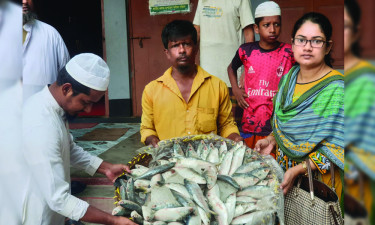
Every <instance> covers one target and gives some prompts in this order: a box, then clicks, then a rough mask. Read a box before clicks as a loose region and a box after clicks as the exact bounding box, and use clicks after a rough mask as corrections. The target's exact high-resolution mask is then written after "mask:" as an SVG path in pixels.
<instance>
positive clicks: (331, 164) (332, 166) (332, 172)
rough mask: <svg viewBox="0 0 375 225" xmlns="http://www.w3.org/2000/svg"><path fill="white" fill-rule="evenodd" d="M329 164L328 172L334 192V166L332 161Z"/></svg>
mask: <svg viewBox="0 0 375 225" xmlns="http://www.w3.org/2000/svg"><path fill="white" fill-rule="evenodd" d="M329 163H330V170H331V181H332V190H333V191H334V192H336V188H335V164H333V162H332V161H330V162H329Z"/></svg>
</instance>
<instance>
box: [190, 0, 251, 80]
mask: <svg viewBox="0 0 375 225" xmlns="http://www.w3.org/2000/svg"><path fill="white" fill-rule="evenodd" d="M193 24H194V25H195V26H196V28H197V31H198V36H199V40H200V66H201V67H202V68H203V69H204V70H206V71H207V72H208V73H210V74H212V75H215V76H217V77H219V78H220V79H221V80H223V81H224V82H225V83H226V84H227V86H228V87H231V83H230V81H229V78H228V72H227V67H228V65H229V64H230V63H231V60H232V58H233V56H234V55H235V53H236V51H237V49H238V47H239V46H240V45H241V44H242V38H241V37H242V36H241V34H242V31H243V33H244V39H245V42H252V41H254V31H253V27H252V24H254V18H253V15H252V12H251V6H250V2H249V0H199V2H198V6H197V11H196V13H195V17H194V22H193Z"/></svg>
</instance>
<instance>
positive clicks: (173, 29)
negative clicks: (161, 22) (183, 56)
mask: <svg viewBox="0 0 375 225" xmlns="http://www.w3.org/2000/svg"><path fill="white" fill-rule="evenodd" d="M189 35H190V36H191V39H192V40H193V42H194V44H197V30H196V29H195V27H194V25H193V24H192V23H191V22H190V21H188V20H173V21H172V22H170V23H168V24H167V25H166V26H165V27H164V29H163V31H162V33H161V40H162V41H163V45H164V48H165V49H168V43H169V41H176V40H177V39H179V38H182V37H186V36H189Z"/></svg>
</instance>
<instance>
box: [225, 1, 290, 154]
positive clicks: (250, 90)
mask: <svg viewBox="0 0 375 225" xmlns="http://www.w3.org/2000/svg"><path fill="white" fill-rule="evenodd" d="M254 30H255V32H256V33H258V34H259V36H260V41H257V42H251V43H245V44H243V45H241V46H240V47H239V49H238V50H237V52H236V55H235V56H234V58H233V60H232V63H231V64H229V66H228V76H229V80H230V82H231V84H232V89H233V93H234V95H235V97H236V99H237V102H238V104H239V106H240V107H241V108H243V109H244V113H243V117H242V122H241V127H240V131H241V136H242V137H243V138H244V139H245V142H246V144H247V145H248V146H249V147H250V148H254V145H255V143H256V142H257V141H258V140H259V139H263V138H265V137H266V136H268V135H269V134H270V133H271V132H272V128H271V124H270V118H271V115H272V111H273V103H272V99H273V96H274V95H275V94H276V92H277V87H278V84H279V81H280V79H281V77H282V76H283V75H284V74H286V73H287V72H288V71H289V69H290V68H292V66H293V64H294V62H295V61H294V58H293V53H292V46H291V45H290V44H286V43H281V42H279V41H278V40H277V38H278V37H279V35H280V31H281V10H280V7H279V5H278V4H276V3H275V2H273V1H267V2H264V3H262V4H260V5H259V6H258V7H257V8H256V10H255V25H254ZM242 65H243V66H244V67H245V77H244V88H245V89H240V88H239V87H238V81H237V76H236V72H235V71H237V69H238V68H239V67H240V66H242Z"/></svg>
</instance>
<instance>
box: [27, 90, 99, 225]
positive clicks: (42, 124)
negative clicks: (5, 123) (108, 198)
mask: <svg viewBox="0 0 375 225" xmlns="http://www.w3.org/2000/svg"><path fill="white" fill-rule="evenodd" d="M64 115H65V112H64V110H63V109H62V108H61V107H60V106H59V105H58V103H57V102H56V100H55V98H54V97H53V96H52V94H51V93H50V91H49V89H48V87H47V86H46V87H45V88H44V89H43V90H42V91H40V92H38V93H36V94H35V95H33V96H31V97H30V98H29V99H28V101H27V102H26V103H25V106H24V110H23V143H24V151H25V152H24V154H25V157H26V158H27V161H28V165H29V170H30V172H31V173H32V176H31V181H30V183H29V186H30V188H29V189H30V194H29V196H28V202H27V206H26V213H25V214H26V218H25V224H42V225H51V224H54V225H63V224H64V217H69V218H71V219H73V220H79V219H80V218H82V217H83V216H84V215H85V213H86V211H87V208H88V206H89V205H88V203H87V202H85V201H82V200H80V199H78V198H76V197H74V196H73V195H71V194H70V166H74V167H78V168H80V169H84V170H85V171H86V172H87V173H88V174H90V175H93V174H94V173H95V172H96V170H97V169H98V168H99V166H100V164H101V163H102V162H103V160H102V159H100V158H98V157H96V156H93V155H91V154H89V153H88V152H86V151H84V150H83V149H82V148H81V147H79V146H77V145H76V144H75V143H74V142H73V137H72V135H71V134H70V133H69V130H68V128H67V123H66V121H65V119H64ZM37 218H38V219H39V218H40V221H39V220H38V221H36V219H37Z"/></svg>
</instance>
